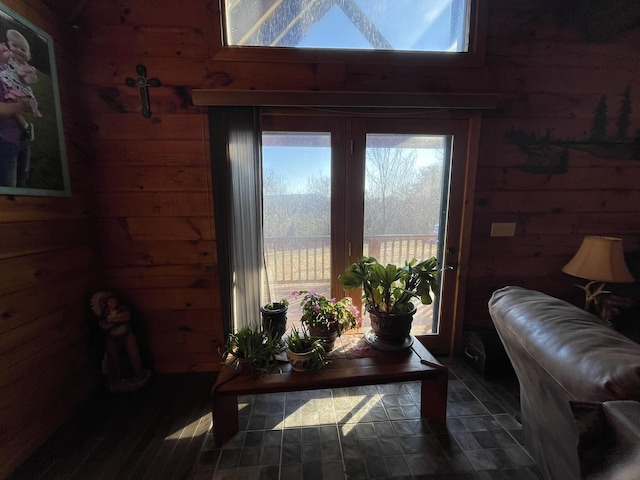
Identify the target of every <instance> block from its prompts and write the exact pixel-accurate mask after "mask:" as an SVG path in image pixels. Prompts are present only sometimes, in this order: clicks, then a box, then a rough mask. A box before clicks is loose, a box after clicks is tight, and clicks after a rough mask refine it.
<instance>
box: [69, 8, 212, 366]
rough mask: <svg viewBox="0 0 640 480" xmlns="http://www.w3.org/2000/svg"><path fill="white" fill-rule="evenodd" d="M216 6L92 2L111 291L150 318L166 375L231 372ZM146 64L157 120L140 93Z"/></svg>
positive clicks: (85, 23)
mask: <svg viewBox="0 0 640 480" xmlns="http://www.w3.org/2000/svg"><path fill="white" fill-rule="evenodd" d="M207 3H208V2H187V1H182V2H173V1H168V0H167V1H164V0H163V1H160V2H151V3H148V2H142V3H140V2H132V1H125V2H85V8H83V9H81V12H80V13H81V29H80V31H79V35H80V37H81V38H82V42H81V43H82V45H83V54H82V57H81V58H82V60H81V63H82V66H83V68H82V70H83V72H82V83H83V95H84V97H85V102H86V105H87V106H88V108H87V116H88V123H87V129H86V131H87V135H88V136H89V138H90V141H91V144H92V156H93V159H94V174H95V177H96V187H95V195H96V201H97V205H98V206H97V210H96V216H97V219H98V224H99V237H100V246H101V253H102V258H103V265H104V272H105V287H106V288H109V289H112V290H114V291H117V292H120V293H121V294H122V295H124V296H125V297H126V298H127V299H128V300H130V301H131V303H132V304H133V306H134V308H135V309H136V310H137V311H138V312H140V315H141V318H142V320H143V323H144V326H145V330H146V333H147V339H148V344H149V346H150V349H151V352H152V355H153V361H154V368H155V370H156V371H157V372H185V371H211V370H216V369H218V368H219V366H220V355H219V353H218V348H219V347H220V346H221V345H222V341H223V333H222V319H221V311H220V300H219V299H220V295H219V289H218V276H217V265H218V261H217V258H216V257H217V254H216V243H215V229H214V222H215V219H214V216H213V200H212V191H211V171H210V161H209V143H208V124H207V116H206V109H204V108H201V107H194V106H193V105H192V104H191V96H190V90H191V87H192V86H193V85H194V84H200V83H201V82H202V79H203V78H204V77H205V75H206V69H205V64H206V62H207V60H208V59H209V58H210V57H211V51H210V43H211V42H210V38H209V37H210V30H211V25H212V16H211V12H209V11H208V10H207ZM139 63H141V64H144V65H145V66H146V68H147V76H148V77H156V78H158V79H159V80H160V83H161V85H160V86H159V87H155V88H150V89H149V97H150V100H151V112H152V115H151V117H150V118H144V117H143V116H142V115H141V113H140V112H141V103H140V96H139V90H138V88H137V87H129V86H127V85H125V79H126V78H127V77H133V78H135V77H137V73H136V65H137V64H139Z"/></svg>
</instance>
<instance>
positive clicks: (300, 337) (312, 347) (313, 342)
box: [285, 327, 327, 370]
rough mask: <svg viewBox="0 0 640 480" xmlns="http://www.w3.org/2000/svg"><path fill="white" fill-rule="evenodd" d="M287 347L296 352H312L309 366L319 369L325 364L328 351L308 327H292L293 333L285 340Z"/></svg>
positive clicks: (312, 368)
mask: <svg viewBox="0 0 640 480" xmlns="http://www.w3.org/2000/svg"><path fill="white" fill-rule="evenodd" d="M285 344H286V346H287V349H289V350H290V351H292V352H294V353H311V359H310V363H309V367H310V369H311V370H318V369H320V368H322V367H323V366H324V364H325V358H326V356H327V352H326V351H325V349H324V345H323V344H322V340H321V339H320V338H316V337H312V336H311V335H310V334H309V332H308V331H307V330H306V329H304V328H303V329H301V330H298V329H297V328H296V327H291V333H290V334H289V336H288V337H287V338H286V340H285Z"/></svg>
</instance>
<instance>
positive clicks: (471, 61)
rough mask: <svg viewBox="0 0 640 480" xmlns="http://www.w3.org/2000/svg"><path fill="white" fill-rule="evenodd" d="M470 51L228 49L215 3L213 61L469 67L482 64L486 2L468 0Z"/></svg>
mask: <svg viewBox="0 0 640 480" xmlns="http://www.w3.org/2000/svg"><path fill="white" fill-rule="evenodd" d="M469 1H470V5H469V8H470V12H469V50H468V51H466V52H410V51H403V50H397V51H396V50H394V51H386V50H385V51H380V50H348V49H318V48H294V47H257V46H229V45H227V44H226V39H225V36H226V34H225V23H226V21H225V18H224V16H225V13H224V12H225V10H224V0H218V2H217V5H218V20H219V23H216V30H217V32H216V35H215V38H214V46H213V50H214V52H213V60H218V61H242V62H294V63H298V62H309V63H334V64H353V63H360V64H370V65H378V64H392V65H423V66H424V65H429V66H449V67H472V66H481V65H483V64H484V57H485V46H486V23H487V3H488V1H487V0H469Z"/></svg>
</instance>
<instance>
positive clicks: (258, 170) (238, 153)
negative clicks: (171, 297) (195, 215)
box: [209, 107, 263, 330]
mask: <svg viewBox="0 0 640 480" xmlns="http://www.w3.org/2000/svg"><path fill="white" fill-rule="evenodd" d="M209 125H210V128H211V135H210V137H211V162H212V176H213V195H214V206H215V215H216V241H217V244H218V264H219V268H220V290H221V299H222V305H221V307H222V312H223V316H225V322H227V325H226V327H227V329H232V330H237V329H238V328H240V327H242V326H243V325H247V324H248V323H251V322H259V321H260V304H261V301H262V296H261V290H260V289H261V283H262V282H261V279H262V274H263V257H262V248H263V240H262V167H261V158H260V151H261V149H260V129H259V116H258V109H257V108H253V107H211V108H210V109H209Z"/></svg>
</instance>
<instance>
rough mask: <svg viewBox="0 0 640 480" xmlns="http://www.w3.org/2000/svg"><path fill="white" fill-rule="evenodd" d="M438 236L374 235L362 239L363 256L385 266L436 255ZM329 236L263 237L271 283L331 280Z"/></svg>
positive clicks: (307, 283) (308, 283)
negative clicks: (372, 258)
mask: <svg viewBox="0 0 640 480" xmlns="http://www.w3.org/2000/svg"><path fill="white" fill-rule="evenodd" d="M437 249H438V236H437V235H376V236H368V237H365V238H364V248H363V250H364V255H366V256H371V257H375V258H376V259H377V260H378V261H379V262H380V263H382V264H383V265H386V264H387V263H393V264H396V265H403V264H404V262H405V260H411V259H412V258H417V259H418V260H423V259H425V258H429V257H432V256H437ZM330 251H331V250H330V238H329V236H317V237H286V238H265V240H264V252H265V257H266V261H267V269H268V272H269V283H270V284H271V285H281V284H282V285H288V284H296V285H299V286H300V288H307V287H309V288H310V286H313V285H316V284H322V283H328V282H329V281H330V280H331V257H330Z"/></svg>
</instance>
